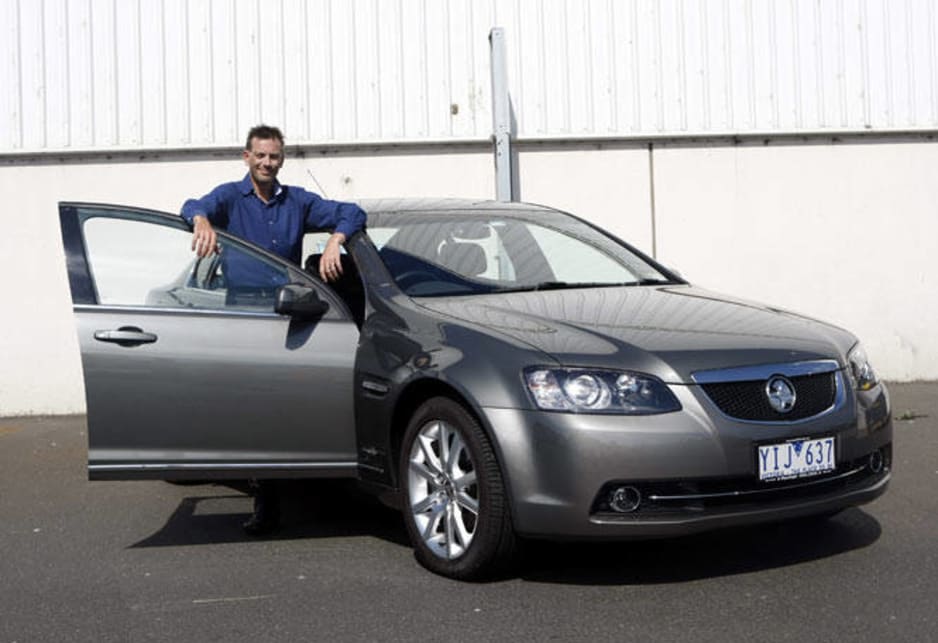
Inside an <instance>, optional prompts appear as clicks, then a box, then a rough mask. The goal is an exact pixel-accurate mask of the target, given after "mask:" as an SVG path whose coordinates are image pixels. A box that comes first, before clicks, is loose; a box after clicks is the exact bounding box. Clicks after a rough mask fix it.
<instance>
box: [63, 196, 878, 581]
mask: <svg viewBox="0 0 938 643" xmlns="http://www.w3.org/2000/svg"><path fill="white" fill-rule="evenodd" d="M362 206H363V207H364V208H365V210H366V211H367V213H368V229H367V231H366V232H362V233H359V234H357V235H355V236H354V237H353V238H352V239H350V240H349V242H348V244H347V254H345V255H344V256H343V265H344V276H343V278H342V279H341V280H340V281H338V282H336V283H334V284H325V283H323V282H321V281H320V280H319V279H318V277H317V275H318V271H317V270H316V266H317V262H318V258H319V254H318V252H319V244H320V243H321V242H322V241H323V240H324V239H325V237H326V236H327V234H326V233H323V234H321V235H319V234H317V233H312V234H310V235H308V238H307V244H306V245H307V248H308V252H309V258H308V259H307V261H306V266H305V268H306V269H305V270H304V269H302V268H301V267H300V266H296V265H292V264H290V263H289V262H285V261H283V260H281V259H280V258H278V257H276V256H273V255H271V254H269V253H266V252H265V251H263V250H261V249H259V248H257V247H254V246H252V245H251V244H249V243H246V242H244V241H243V240H240V239H238V238H236V237H233V236H230V235H226V234H224V233H221V234H220V237H219V243H220V249H219V252H218V253H217V254H215V255H212V256H209V257H206V258H204V259H201V260H199V259H197V258H195V257H194V256H193V254H192V252H191V250H190V241H191V235H190V231H189V229H188V228H187V226H186V223H185V222H184V221H183V220H182V219H181V218H179V217H178V216H175V215H169V214H163V213H159V212H153V211H148V210H141V209H136V208H129V207H120V206H112V205H100V204H82V203H63V204H60V223H61V230H62V237H63V240H64V247H65V254H66V260H67V266H68V277H69V282H70V287H71V294H72V299H73V303H74V311H75V316H76V322H77V326H78V337H79V343H80V347H81V354H82V364H83V370H84V379H85V389H86V395H87V413H88V429H89V431H88V442H89V448H88V469H89V475H90V477H91V478H92V479H141V478H150V479H154V478H155V479H169V480H172V479H186V480H200V479H202V480H211V479H217V480H238V479H240V480H249V479H270V478H309V477H333V478H354V479H357V480H359V481H360V482H361V483H362V484H363V486H364V487H365V488H367V489H369V490H373V491H375V492H376V493H378V494H380V495H381V497H382V498H383V499H385V500H386V501H388V502H391V503H394V504H396V505H397V506H398V507H400V509H401V510H402V512H403V514H404V517H405V523H406V526H407V531H408V532H409V535H410V538H411V540H412V542H413V545H414V548H415V551H416V556H417V558H418V560H419V561H420V562H421V563H422V564H423V565H425V566H426V567H427V568H429V569H430V570H432V571H434V572H436V573H439V574H443V575H446V576H450V577H454V578H462V579H469V578H479V577H485V576H487V575H491V574H493V573H496V572H498V571H499V570H503V569H504V568H505V567H506V566H507V565H509V564H510V563H511V561H512V559H513V558H514V556H515V552H516V550H517V547H518V543H519V541H520V540H521V538H522V537H535V538H565V539H569V538H573V539H584V540H585V539H594V538H601V539H628V538H653V537H665V536H674V535H681V534H689V533H694V532H699V531H703V530H709V529H715V528H721V527H727V526H732V525H745V524H754V523H761V522H766V521H777V520H784V519H792V518H798V517H806V516H829V515H832V514H834V513H836V512H838V511H841V510H843V509H845V508H847V507H851V506H855V505H859V504H862V503H866V502H869V501H871V500H873V499H874V498H876V497H877V496H879V495H880V494H882V493H883V492H884V491H885V490H886V487H887V485H888V483H889V479H890V466H891V459H892V458H891V444H892V424H891V419H890V412H889V402H888V396H887V392H886V389H885V387H884V386H883V384H882V383H881V382H880V381H879V380H878V379H877V377H876V374H875V372H874V370H873V368H872V367H871V366H870V363H869V360H868V359H867V357H866V355H865V353H864V352H863V348H862V347H861V345H860V344H859V342H858V341H857V339H856V338H855V337H854V336H853V335H851V334H850V333H849V332H847V331H845V330H843V329H840V328H837V327H835V326H831V325H829V324H825V323H822V322H819V321H815V320H812V319H808V318H806V317H803V316H801V315H797V314H794V313H791V312H786V311H782V310H778V309H776V308H771V307H768V306H764V305H760V304H756V303H752V302H749V301H742V300H738V299H735V298H731V297H726V296H723V295H719V294H716V293H713V292H709V291H707V290H704V289H701V288H697V287H695V286H693V285H691V284H688V283H687V282H686V281H684V280H683V279H681V278H680V277H679V276H678V275H676V274H675V273H673V272H672V271H670V270H668V269H667V268H665V267H663V266H661V265H659V264H657V263H656V262H655V261H653V260H651V259H650V258H649V257H646V256H645V255H643V254H642V253H641V252H639V251H637V250H636V249H634V248H632V247H630V246H629V245H628V244H626V243H624V242H623V241H620V240H619V239H617V238H615V237H613V236H612V235H610V234H609V233H607V232H604V231H603V230H601V229H599V228H597V227H595V226H593V225H591V224H589V223H587V222H585V221H583V220H580V219H577V218H575V217H573V216H570V215H568V214H565V213H562V212H558V211H556V210H552V209H549V208H544V207H540V206H533V205H525V204H518V203H512V204H508V203H493V202H473V201H460V200H435V201H374V202H363V203H362Z"/></svg>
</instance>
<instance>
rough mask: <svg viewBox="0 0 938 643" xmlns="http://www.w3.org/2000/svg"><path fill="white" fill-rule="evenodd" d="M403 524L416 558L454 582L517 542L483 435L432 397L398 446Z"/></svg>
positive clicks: (493, 566) (484, 572) (475, 573)
mask: <svg viewBox="0 0 938 643" xmlns="http://www.w3.org/2000/svg"><path fill="white" fill-rule="evenodd" d="M400 472H401V476H400V477H401V483H402V485H403V487H404V498H405V502H404V522H405V523H406V525H407V532H408V534H409V535H410V539H411V542H412V543H413V545H414V550H415V554H416V557H417V560H418V561H420V563H421V564H422V565H423V566H424V567H426V568H427V569H429V570H430V571H432V572H435V573H437V574H441V575H443V576H448V577H450V578H457V579H462V580H474V579H480V578H484V577H488V576H492V575H493V574H496V573H497V572H499V571H502V570H503V569H504V568H505V567H506V566H507V565H508V563H510V562H511V560H512V558H513V556H514V552H515V549H516V547H517V539H516V537H515V534H514V530H513V528H512V524H511V515H510V512H509V508H508V499H507V497H506V493H505V485H504V482H503V480H502V475H501V470H500V469H499V466H498V462H497V461H496V459H495V453H494V451H493V449H492V445H491V443H490V442H489V440H488V437H487V436H486V435H485V433H484V432H483V431H482V428H481V427H480V426H479V423H478V422H477V421H476V419H475V418H474V417H473V416H472V414H470V413H469V412H468V411H467V410H466V409H465V408H464V407H463V406H461V405H460V404H458V403H456V402H455V401H453V400H451V399H449V398H445V397H437V398H432V399H430V400H428V401H426V402H425V403H423V404H422V405H421V406H420V407H419V408H418V409H417V411H416V413H414V415H413V417H412V418H411V420H410V423H409V424H408V426H407V431H406V433H405V434H404V441H403V444H402V447H401V462H400Z"/></svg>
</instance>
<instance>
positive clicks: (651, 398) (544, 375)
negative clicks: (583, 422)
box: [524, 368, 681, 415]
mask: <svg viewBox="0 0 938 643" xmlns="http://www.w3.org/2000/svg"><path fill="white" fill-rule="evenodd" d="M524 382H525V384H526V385H527V387H528V391H530V393H531V396H532V397H533V398H534V402H535V403H536V404H537V406H538V407H539V408H542V409H545V410H548V411H567V412H571V413H614V414H622V415H650V414H653V413H670V412H672V411H680V410H681V404H680V402H678V401H677V398H676V397H674V393H672V392H671V390H670V389H669V388H668V387H667V385H666V384H665V383H664V382H662V381H661V380H658V379H656V378H654V377H652V376H650V375H644V374H642V373H632V372H629V371H604V370H591V369H590V370H587V369H580V368H529V369H526V370H525V372H524Z"/></svg>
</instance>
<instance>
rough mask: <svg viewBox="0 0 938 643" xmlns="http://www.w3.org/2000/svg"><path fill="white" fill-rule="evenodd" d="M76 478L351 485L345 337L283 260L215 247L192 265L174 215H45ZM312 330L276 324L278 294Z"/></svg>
mask: <svg viewBox="0 0 938 643" xmlns="http://www.w3.org/2000/svg"><path fill="white" fill-rule="evenodd" d="M59 219H60V224H61V230H62V238H63V242H64V246H65V254H66V260H67V265H68V277H69V285H70V288H71V294H72V302H73V305H74V312H75V319H76V323H77V327H78V339H79V345H80V348H81V359H82V367H83V372H84V381H85V394H86V399H87V414H88V470H89V477H90V478H92V479H102V478H108V479H127V478H166V479H173V478H177V479H178V478H184V479H199V478H231V479H237V478H245V477H265V478H271V477H293V476H302V477H312V476H328V477H338V476H354V475H355V474H356V463H355V451H356V447H355V428H354V410H353V400H352V386H353V366H354V359H355V349H356V346H357V344H358V335H359V333H358V329H357V327H356V326H355V324H354V322H353V321H352V320H351V319H350V318H349V316H348V314H347V311H346V309H345V308H344V307H343V306H342V305H341V304H339V303H338V300H337V298H336V297H335V295H334V294H333V293H332V292H330V290H329V289H328V288H325V287H323V285H322V284H321V283H319V282H318V281H317V280H315V279H313V278H311V277H310V276H309V275H306V274H305V273H303V272H302V271H300V270H299V269H298V268H296V267H294V266H292V265H291V264H289V263H288V262H285V261H282V260H280V259H279V258H277V257H275V256H273V255H271V254H269V253H266V252H264V251H262V250H259V249H257V248H255V247H254V246H252V245H250V244H247V243H245V242H243V241H241V240H238V239H236V238H233V237H231V236H228V235H225V234H224V233H220V234H219V246H220V252H219V253H218V254H212V255H209V256H208V257H206V258H204V259H201V260H200V259H198V258H197V257H196V256H195V254H194V253H193V252H192V250H191V238H192V237H191V233H190V231H189V228H188V226H187V225H186V223H185V222H184V221H183V220H182V219H181V218H180V217H178V216H174V215H168V214H163V213H158V212H151V211H146V210H137V209H133V208H125V207H114V206H103V205H88V204H68V203H64V204H60V207H59ZM289 283H294V284H300V285H301V286H303V287H307V288H314V289H316V291H317V294H318V296H319V297H320V298H321V299H322V300H323V301H325V302H326V303H327V304H329V306H328V309H327V310H326V312H325V313H324V314H323V315H322V317H320V318H318V319H312V320H309V319H307V320H301V319H294V318H291V317H287V316H284V315H280V314H277V313H276V312H275V310H274V309H275V300H276V293H277V291H278V289H279V288H280V287H282V286H284V285H285V284H289Z"/></svg>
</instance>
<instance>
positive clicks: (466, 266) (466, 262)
mask: <svg viewBox="0 0 938 643" xmlns="http://www.w3.org/2000/svg"><path fill="white" fill-rule="evenodd" d="M439 260H440V264H442V265H443V267H445V268H448V269H449V270H452V271H453V272H455V273H458V274H460V275H465V276H468V277H474V276H476V275H481V274H482V273H483V272H485V269H486V268H487V267H488V262H487V261H486V260H485V251H484V250H482V246H480V245H479V244H477V243H461V242H459V241H447V242H446V243H445V244H444V245H443V247H442V248H440V251H439Z"/></svg>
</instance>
